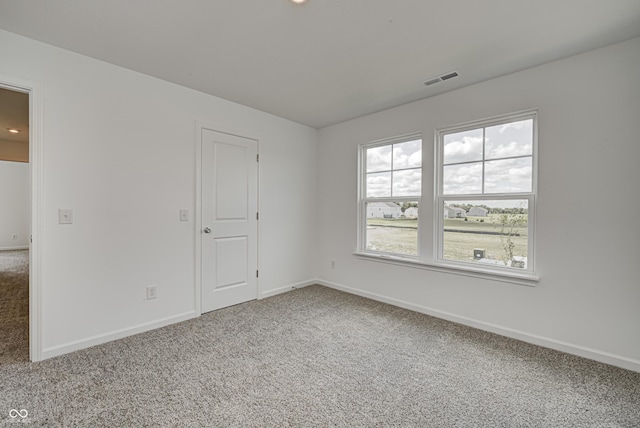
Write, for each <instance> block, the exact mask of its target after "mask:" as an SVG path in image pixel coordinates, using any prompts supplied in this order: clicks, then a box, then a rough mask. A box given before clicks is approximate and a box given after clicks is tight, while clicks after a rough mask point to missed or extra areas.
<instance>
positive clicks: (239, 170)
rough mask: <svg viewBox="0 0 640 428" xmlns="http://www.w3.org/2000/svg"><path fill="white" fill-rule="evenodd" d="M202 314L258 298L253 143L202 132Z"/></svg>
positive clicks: (256, 173)
mask: <svg viewBox="0 0 640 428" xmlns="http://www.w3.org/2000/svg"><path fill="white" fill-rule="evenodd" d="M201 141H202V170H201V171H202V175H201V180H202V182H201V187H200V189H201V191H202V195H201V201H202V205H201V206H202V213H201V219H202V230H201V231H200V233H201V234H202V249H201V251H202V252H201V254H202V261H201V265H200V266H201V269H202V282H201V288H202V313H205V312H209V311H213V310H215V309H220V308H224V307H227V306H231V305H235V304H238V303H242V302H246V301H248V300H253V299H257V297H258V280H257V270H258V239H257V238H258V220H257V216H258V159H257V154H258V142H257V141H255V140H251V139H248V138H243V137H238V136H235V135H230V134H225V133H222V132H216V131H212V130H209V129H202V140H201Z"/></svg>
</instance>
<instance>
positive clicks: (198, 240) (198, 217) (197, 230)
mask: <svg viewBox="0 0 640 428" xmlns="http://www.w3.org/2000/svg"><path fill="white" fill-rule="evenodd" d="M195 128H196V130H195V132H196V138H195V140H196V165H195V166H196V177H195V181H196V183H195V184H196V185H195V191H196V194H195V201H196V205H195V212H194V214H193V218H194V229H193V233H194V236H195V239H194V241H195V248H194V250H195V251H194V254H195V272H194V273H195V293H194V295H195V302H194V306H195V308H194V309H195V313H196V316H200V315H202V233H201V231H202V131H203V130H204V129H207V130H209V131H213V132H220V133H222V134H229V135H234V136H236V137H241V138H247V139H249V140H255V141H256V143H257V152H258V156H259V155H260V138H258V137H256V136H255V135H251V134H250V133H247V132H245V131H238V130H237V129H231V128H228V127H225V126H220V125H216V124H212V123H209V122H207V123H205V122H201V121H196V127H195ZM256 168H258V170H257V177H258V183H257V186H258V187H257V199H258V200H257V201H256V203H257V208H258V212H260V162H257V166H256ZM257 227H258V234H257V237H256V247H257V248H256V251H257V262H258V270H260V221H258V224H257ZM256 282H257V288H258V290H257V291H258V299H260V298H261V296H262V284H261V281H260V277H259V276H258V278H256Z"/></svg>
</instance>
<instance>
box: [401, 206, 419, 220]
mask: <svg viewBox="0 0 640 428" xmlns="http://www.w3.org/2000/svg"><path fill="white" fill-rule="evenodd" d="M404 216H405V217H406V218H418V208H416V207H409V208H407V209H406V210H404Z"/></svg>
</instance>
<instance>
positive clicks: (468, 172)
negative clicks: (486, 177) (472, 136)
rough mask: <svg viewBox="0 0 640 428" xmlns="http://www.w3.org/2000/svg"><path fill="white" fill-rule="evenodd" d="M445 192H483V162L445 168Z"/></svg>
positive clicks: (450, 193) (459, 193) (448, 193)
mask: <svg viewBox="0 0 640 428" xmlns="http://www.w3.org/2000/svg"><path fill="white" fill-rule="evenodd" d="M443 193H444V194H445V195H462V194H466V193H482V163H481V162H476V163H470V164H462V165H450V166H445V167H444V168H443Z"/></svg>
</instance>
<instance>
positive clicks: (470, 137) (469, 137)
mask: <svg viewBox="0 0 640 428" xmlns="http://www.w3.org/2000/svg"><path fill="white" fill-rule="evenodd" d="M443 155H444V164H445V165H447V164H451V163H459V162H469V161H477V160H482V128H480V129H471V130H469V131H464V132H458V133H455V134H448V135H445V136H444V152H443Z"/></svg>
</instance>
